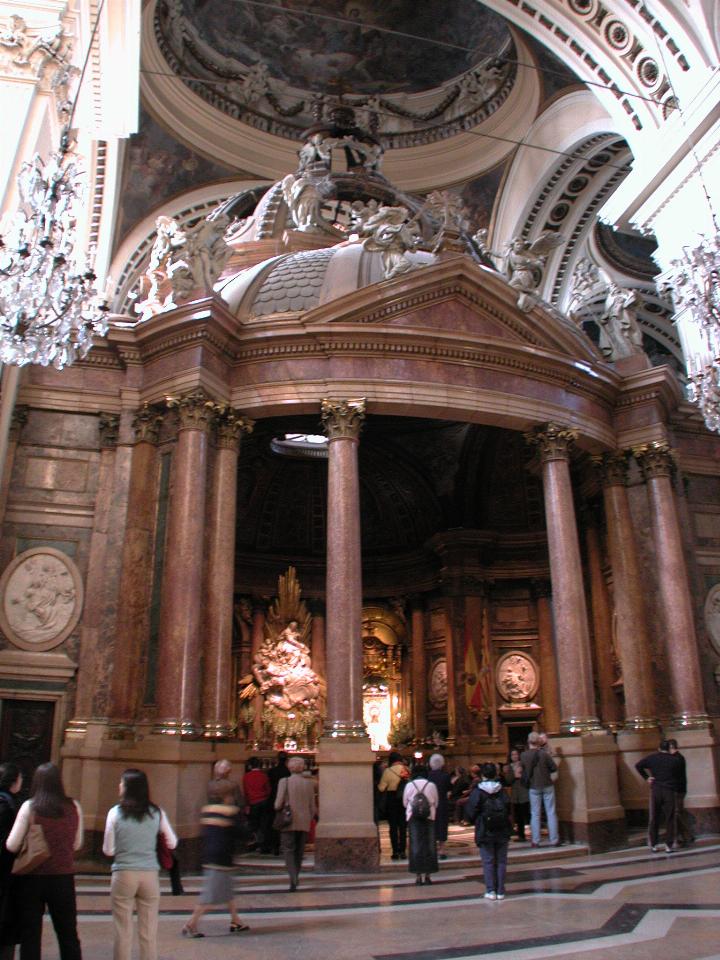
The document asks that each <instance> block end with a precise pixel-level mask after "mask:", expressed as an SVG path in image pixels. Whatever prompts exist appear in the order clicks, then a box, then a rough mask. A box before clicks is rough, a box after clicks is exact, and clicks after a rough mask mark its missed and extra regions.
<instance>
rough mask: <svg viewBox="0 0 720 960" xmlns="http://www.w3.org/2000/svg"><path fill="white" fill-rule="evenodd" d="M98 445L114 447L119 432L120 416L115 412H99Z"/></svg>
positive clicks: (104, 447)
mask: <svg viewBox="0 0 720 960" xmlns="http://www.w3.org/2000/svg"><path fill="white" fill-rule="evenodd" d="M98 430H99V432H100V447H101V448H103V449H107V448H108V447H116V446H117V442H118V434H119V432H120V417H119V416H118V415H117V414H116V413H101V414H100V416H99V417H98Z"/></svg>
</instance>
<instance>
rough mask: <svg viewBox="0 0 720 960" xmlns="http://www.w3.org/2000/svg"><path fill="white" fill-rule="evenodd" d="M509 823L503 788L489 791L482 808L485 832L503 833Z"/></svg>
mask: <svg viewBox="0 0 720 960" xmlns="http://www.w3.org/2000/svg"><path fill="white" fill-rule="evenodd" d="M507 824H508V815H507V809H506V807H505V797H504V796H503V792H502V790H498V792H497V793H489V794H488V795H487V797H486V799H485V802H484V803H483V809H482V825H483V832H484V834H486V835H489V834H493V833H502V832H503V831H504V830H505V829H506V828H507Z"/></svg>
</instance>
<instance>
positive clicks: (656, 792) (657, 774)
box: [635, 740, 687, 853]
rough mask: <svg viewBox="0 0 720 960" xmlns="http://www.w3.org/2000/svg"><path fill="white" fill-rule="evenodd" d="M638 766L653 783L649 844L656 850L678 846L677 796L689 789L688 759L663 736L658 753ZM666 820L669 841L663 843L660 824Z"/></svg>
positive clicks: (649, 813)
mask: <svg viewBox="0 0 720 960" xmlns="http://www.w3.org/2000/svg"><path fill="white" fill-rule="evenodd" d="M635 769H636V770H637V772H638V773H639V774H640V776H641V777H642V778H643V780H647V782H648V783H649V784H650V808H649V810H648V844H649V846H650V849H651V850H652V851H653V853H657V852H658V851H659V850H661V849H664V850H665V851H666V853H672V851H673V850H674V849H675V834H676V830H677V798H678V794H680V793H683V791H684V790H686V789H687V785H686V775H685V761H684V760H683V758H682V757H680V756H678V754H672V753H671V752H670V743H669V741H668V740H662V741H661V742H660V747H659V749H658V751H657V753H651V754H650V755H649V756H647V757H644V758H643V759H642V760H638V762H637V763H636V764H635ZM663 820H664V821H665V843H664V845H663V847H661V846H660V844H659V842H658V841H659V834H660V824H661V823H662V821H663Z"/></svg>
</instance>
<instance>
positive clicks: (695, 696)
mask: <svg viewBox="0 0 720 960" xmlns="http://www.w3.org/2000/svg"><path fill="white" fill-rule="evenodd" d="M633 453H634V455H635V458H636V460H637V461H638V463H639V465H640V469H641V470H642V473H643V477H644V478H645V482H646V484H647V491H648V499H649V501H650V522H651V524H652V532H653V540H654V543H655V558H656V562H657V581H658V588H659V593H660V605H661V607H662V615H663V620H664V623H665V637H666V642H667V659H668V666H669V668H670V682H671V685H672V694H673V703H674V707H675V714H674V716H673V724H674V725H675V726H677V727H679V728H697V727H707V726H709V725H710V720H709V717H708V715H707V711H706V709H705V698H704V696H703V688H702V677H701V674H700V659H699V657H698V648H697V638H696V635H695V618H694V616H693V607H692V598H691V595H690V586H689V581H688V573H687V567H686V565H685V556H684V554H683V543H682V534H681V532H680V523H679V520H678V514H677V505H676V503H675V493H674V490H673V473H674V469H675V464H674V460H673V456H672V452H671V450H670V448H669V447H668V445H667V444H666V443H664V442H662V441H653V442H652V443H647V444H643V445H642V446H638V447H635V448H634V450H633Z"/></svg>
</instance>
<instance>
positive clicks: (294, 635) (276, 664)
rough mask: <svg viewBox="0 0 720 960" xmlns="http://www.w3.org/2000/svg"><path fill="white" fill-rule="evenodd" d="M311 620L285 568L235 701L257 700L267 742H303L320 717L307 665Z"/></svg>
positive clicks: (316, 687)
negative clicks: (256, 648)
mask: <svg viewBox="0 0 720 960" xmlns="http://www.w3.org/2000/svg"><path fill="white" fill-rule="evenodd" d="M311 619H312V618H311V616H310V613H309V612H308V610H307V608H306V606H305V603H304V602H303V601H302V600H300V587H299V584H298V582H297V579H296V576H295V570H294V568H293V567H290V568H289V570H288V572H287V574H285V575H283V576H281V577H280V581H279V589H278V598H277V599H276V600H275V602H274V603H273V605H272V606H271V608H270V610H269V611H268V615H267V618H266V621H265V640H264V642H263V644H262V646H261V647H260V649H259V650H258V651H257V653H256V654H255V658H254V660H253V663H252V668H251V672H250V674H248V675H247V676H245V677H243V678H242V679H241V681H240V701H241V702H242V701H246V700H249V699H250V698H253V697H257V696H259V697H261V698H262V720H263V725H264V727H265V729H266V731H267V733H268V734H269V736H270V737H271V738H272V739H273V741H284V740H285V739H287V738H293V739H295V740H302V739H304V740H305V741H307V740H308V739H309V738H310V736H311V733H312V729H313V727H314V726H315V724H316V723H317V721H318V720H319V719H320V715H321V709H322V703H323V699H324V694H325V684H324V682H323V681H322V680H321V678H320V677H319V676H318V675H317V673H315V671H314V670H313V668H312V661H311V655H310V648H309V646H308V640H309V636H310V624H311Z"/></svg>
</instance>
